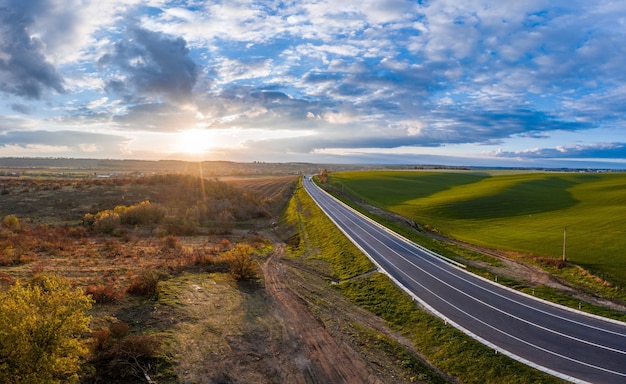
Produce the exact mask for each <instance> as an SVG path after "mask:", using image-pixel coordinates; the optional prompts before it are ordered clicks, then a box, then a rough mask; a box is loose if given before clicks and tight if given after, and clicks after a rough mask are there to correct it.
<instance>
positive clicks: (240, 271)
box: [224, 244, 259, 281]
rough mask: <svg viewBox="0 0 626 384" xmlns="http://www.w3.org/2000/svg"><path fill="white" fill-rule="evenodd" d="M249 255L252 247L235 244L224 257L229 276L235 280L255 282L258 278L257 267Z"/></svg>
mask: <svg viewBox="0 0 626 384" xmlns="http://www.w3.org/2000/svg"><path fill="white" fill-rule="evenodd" d="M251 255H252V247H250V246H249V245H247V244H237V246H236V247H235V248H233V249H231V250H230V251H228V252H226V254H225V255H224V257H225V258H226V259H227V260H228V264H229V266H230V275H231V276H232V277H233V278H234V279H235V280H238V281H246V280H255V279H257V278H258V277H259V266H258V265H257V263H256V262H255V261H254V260H252V257H251Z"/></svg>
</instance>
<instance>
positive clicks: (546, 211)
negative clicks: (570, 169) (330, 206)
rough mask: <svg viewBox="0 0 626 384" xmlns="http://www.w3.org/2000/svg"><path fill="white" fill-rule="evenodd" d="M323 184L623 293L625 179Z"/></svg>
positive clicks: (381, 177) (564, 176) (500, 176)
mask: <svg viewBox="0 0 626 384" xmlns="http://www.w3.org/2000/svg"><path fill="white" fill-rule="evenodd" d="M330 182H331V184H332V185H334V186H335V187H336V188H338V189H339V190H344V191H345V192H348V193H350V194H352V195H354V196H356V197H357V198H359V199H361V200H363V201H364V202H366V203H369V204H372V205H376V206H379V207H381V208H384V209H387V210H389V211H392V212H396V213H399V214H401V215H403V216H405V217H408V218H411V219H413V220H414V221H416V222H417V223H419V224H420V225H422V226H423V227H428V228H430V229H433V230H436V231H438V232H440V233H442V234H444V235H447V236H450V237H453V238H456V239H459V240H463V241H466V242H469V243H472V244H477V245H482V246H487V247H489V248H495V249H501V250H507V251H516V252H521V253H525V254H532V255H535V256H540V257H552V258H560V257H562V253H563V235H564V229H565V228H566V229H567V232H566V233H567V238H566V256H567V259H568V260H570V261H572V262H574V263H576V264H578V265H580V266H582V267H584V268H585V269H587V270H589V271H591V272H593V273H595V274H597V275H599V276H601V277H602V278H604V279H607V280H609V281H611V282H613V283H616V284H618V285H621V286H626V236H624V234H625V232H626V173H556V172H534V173H529V172H521V171H516V172H513V171H510V172H502V171H499V172H498V171H494V172H478V171H372V172H339V173H332V176H331V178H330Z"/></svg>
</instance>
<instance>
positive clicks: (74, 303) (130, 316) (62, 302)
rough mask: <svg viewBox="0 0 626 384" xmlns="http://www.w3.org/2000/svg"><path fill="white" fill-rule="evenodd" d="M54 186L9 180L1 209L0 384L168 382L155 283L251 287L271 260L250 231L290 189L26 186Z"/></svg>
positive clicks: (172, 181) (136, 181)
mask: <svg viewBox="0 0 626 384" xmlns="http://www.w3.org/2000/svg"><path fill="white" fill-rule="evenodd" d="M17 181H21V182H22V184H21V186H20V185H19V184H18V183H17ZM52 182H54V183H55V187H51V188H35V189H31V187H32V186H33V185H34V184H33V183H32V180H30V179H26V178H20V179H10V183H6V187H5V188H6V190H7V192H6V193H5V195H4V196H3V200H2V201H1V202H0V208H1V209H2V211H0V212H6V214H5V215H4V216H3V217H2V219H1V221H0V264H1V267H2V269H1V270H0V283H1V284H2V289H0V301H1V303H0V328H2V331H0V382H13V383H40V382H46V383H55V382H59V383H61V382H63V383H66V382H79V381H80V382H85V383H87V382H108V383H122V382H123V383H134V382H150V381H159V382H174V381H176V376H177V375H178V373H176V372H175V371H174V369H173V368H172V367H173V365H174V363H175V361H174V360H172V357H171V354H169V353H165V352H164V351H167V348H166V346H167V345H169V341H168V340H169V339H168V337H169V336H168V330H169V327H171V326H173V324H172V323H171V321H170V320H168V321H165V320H162V319H160V318H159V317H158V316H156V315H155V314H153V311H154V310H155V308H156V307H155V303H157V302H158V301H159V300H160V296H161V295H162V287H163V284H165V283H166V282H167V281H169V280H171V279H176V278H177V277H178V276H181V275H184V274H188V273H191V274H193V275H194V276H197V275H204V274H219V275H223V276H225V279H226V281H232V282H233V284H236V283H237V282H245V283H246V284H247V285H246V287H254V282H256V281H257V280H258V279H259V278H260V275H259V271H258V261H259V260H260V259H261V258H263V257H265V256H266V255H267V254H268V253H269V252H271V249H272V244H271V242H269V241H268V240H267V239H265V238H263V237H261V236H259V235H257V234H255V231H254V230H253V226H254V225H255V224H254V223H255V220H263V221H267V220H269V214H268V212H269V210H270V209H275V208H274V207H275V206H278V205H280V204H281V202H280V201H277V199H278V200H280V199H282V200H283V202H284V201H286V197H285V196H286V193H288V191H289V190H290V188H291V185H290V182H289V180H287V179H282V180H280V182H276V184H275V185H274V188H275V189H274V190H273V191H271V192H272V195H271V196H264V195H260V194H257V193H256V192H254V191H248V190H240V189H239V188H237V187H234V186H231V185H229V184H226V183H222V182H218V181H216V180H200V179H198V178H193V177H191V176H185V175H171V174H168V175H161V176H158V175H157V176H152V177H136V178H119V179H107V180H106V181H105V182H102V181H101V180H98V179H85V180H78V181H77V180H73V182H72V184H71V185H70V184H67V185H66V184H64V183H62V182H61V183H57V181H56V180H50V179H45V180H37V181H36V185H46V183H52ZM291 183H293V178H292V179H291ZM266 190H267V191H268V192H269V191H270V188H269V187H267V189H266ZM38 197H43V198H42V199H41V200H38V199H37V198H38ZM23 201H30V202H31V203H32V205H31V206H30V207H29V209H28V210H25V209H24V208H25V207H24V206H23V204H21V203H22V202H23ZM51 201H57V202H62V204H56V205H54V204H52V206H50V205H49V204H50V202H51ZM120 203H121V204H120ZM68 207H69V209H68ZM94 208H97V209H94ZM8 209H13V211H8ZM85 211H87V212H85ZM38 213H41V216H39V215H38ZM262 225H264V226H265V225H266V224H262ZM236 226H240V227H242V228H244V229H243V232H241V231H242V229H237V228H236ZM246 228H247V229H246ZM235 230H238V231H240V233H238V234H233V233H232V232H233V231H235ZM181 232H184V234H186V235H189V234H194V236H181V235H180V233H181ZM92 304H93V307H92ZM90 308H91V309H90ZM151 323H153V324H152V325H151ZM154 324H160V325H159V326H158V327H155V325H154Z"/></svg>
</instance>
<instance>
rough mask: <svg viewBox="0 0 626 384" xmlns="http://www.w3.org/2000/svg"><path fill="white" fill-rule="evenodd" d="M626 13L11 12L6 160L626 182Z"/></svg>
mask: <svg viewBox="0 0 626 384" xmlns="http://www.w3.org/2000/svg"><path fill="white" fill-rule="evenodd" d="M625 24H626V2H624V1H620V0H616V1H606V0H596V1H588V0H585V1H582V0H567V1H565V0H557V1H547V0H543V1H538V0H524V1H502V0H493V1H488V0H465V1H458V0H420V1H416V0H413V1H409V0H359V1H352V0H341V1H339V0H298V1H278V0H261V1H257V0H232V1H195V0H189V1H184V0H174V1H168V0H28V1H25V0H0V157H71V158H108V159H144V160H160V159H180V160H192V161H201V160H230V161H240V162H252V161H264V162H292V161H296V162H300V161H301V162H313V163H375V164H414V163H415V164H442V165H457V166H515V167H582V168H586V167H590V168H626V132H624V128H625V127H626V125H625V124H626V116H625V111H626V44H624V42H626V25H625Z"/></svg>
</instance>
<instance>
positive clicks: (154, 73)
mask: <svg viewBox="0 0 626 384" xmlns="http://www.w3.org/2000/svg"><path fill="white" fill-rule="evenodd" d="M98 64H99V66H100V67H101V69H102V70H103V71H105V72H108V71H109V70H111V71H112V72H113V73H115V69H117V71H118V77H117V78H112V79H110V80H109V81H108V82H107V89H108V90H110V91H113V92H117V93H122V92H124V93H126V94H135V93H136V94H138V95H143V96H146V95H147V96H154V97H157V98H158V97H164V98H166V99H167V100H169V101H171V102H183V103H185V102H190V101H191V99H192V91H193V87H194V86H195V84H196V81H197V80H198V76H199V74H200V69H199V67H198V65H197V64H196V63H195V62H194V61H193V60H192V59H191V57H190V56H189V48H188V47H187V43H186V41H185V40H184V39H183V38H181V37H178V38H170V37H169V36H167V35H165V34H163V33H160V32H153V31H150V30H147V29H144V28H141V27H137V26H129V27H128V28H127V30H126V34H125V36H124V38H123V39H122V40H120V41H118V42H117V43H115V45H114V47H113V49H112V51H111V52H109V53H106V54H105V55H103V56H102V57H100V59H99V60H98Z"/></svg>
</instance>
